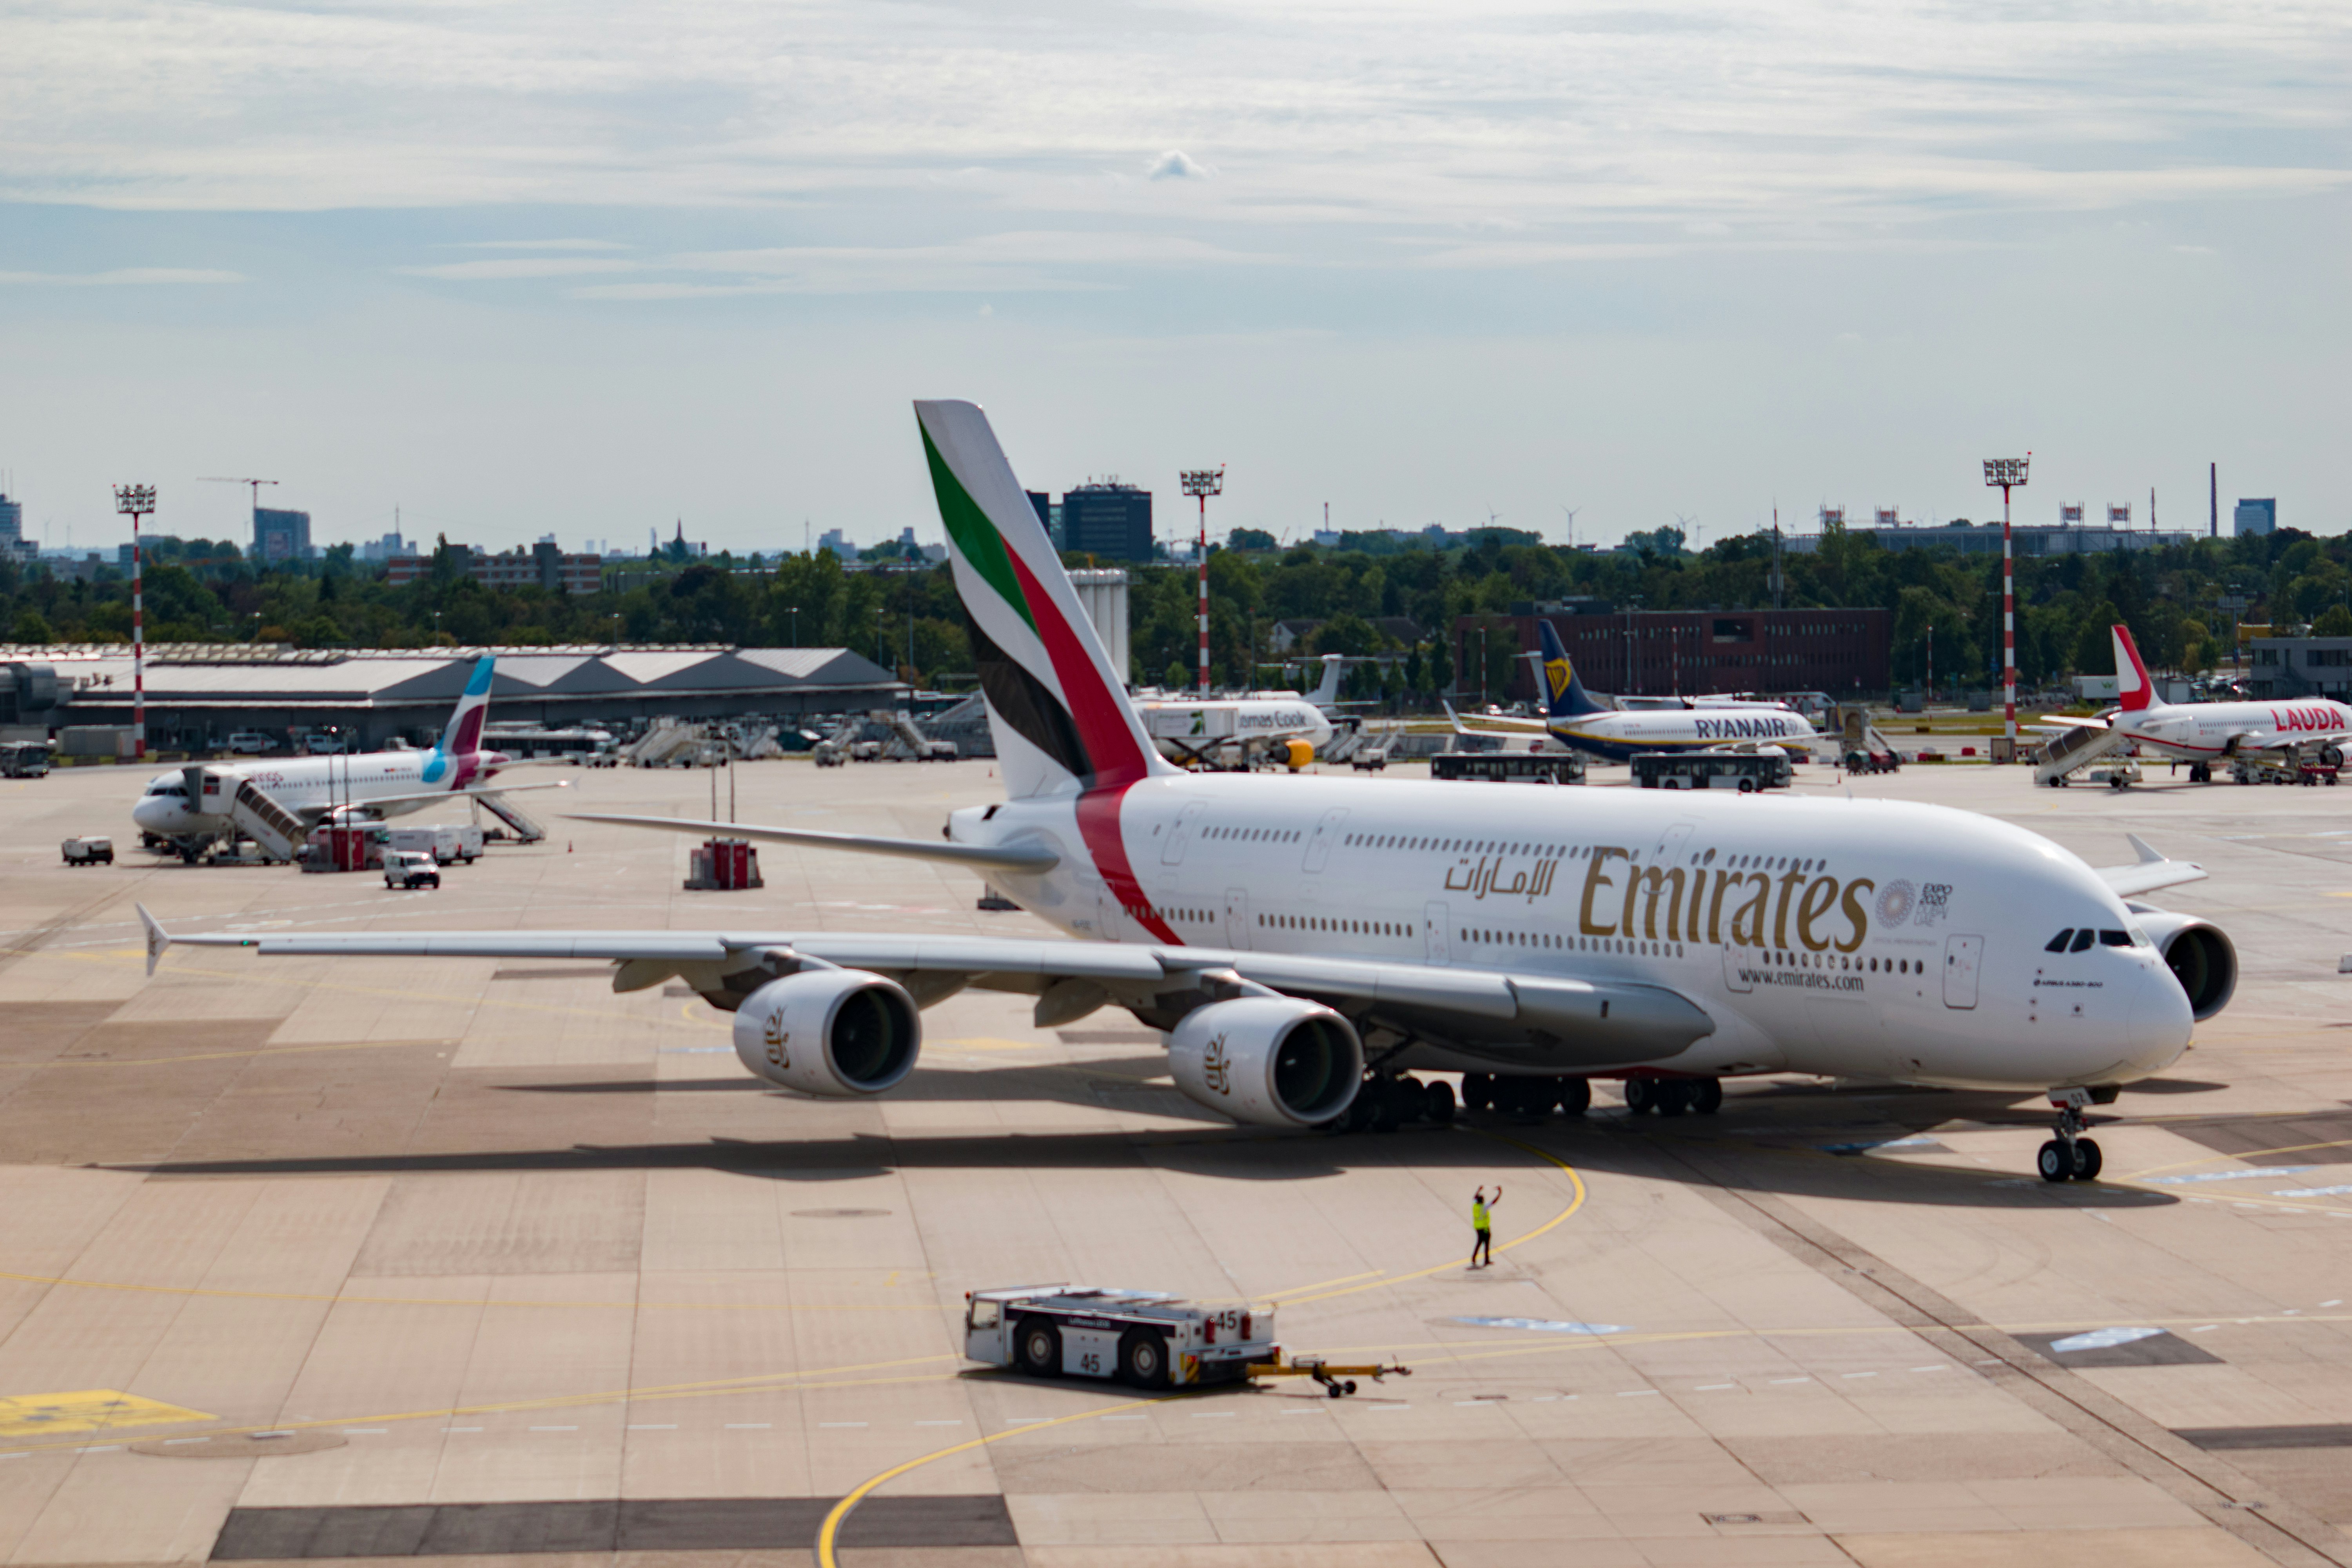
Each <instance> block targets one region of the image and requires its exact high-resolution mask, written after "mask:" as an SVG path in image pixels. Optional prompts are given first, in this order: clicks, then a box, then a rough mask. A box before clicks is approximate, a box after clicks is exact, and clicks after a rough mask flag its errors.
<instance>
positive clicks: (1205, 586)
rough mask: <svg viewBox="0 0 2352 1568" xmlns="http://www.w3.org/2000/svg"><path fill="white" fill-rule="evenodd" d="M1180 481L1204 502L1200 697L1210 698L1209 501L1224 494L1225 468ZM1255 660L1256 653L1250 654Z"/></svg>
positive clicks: (1192, 471)
mask: <svg viewBox="0 0 2352 1568" xmlns="http://www.w3.org/2000/svg"><path fill="white" fill-rule="evenodd" d="M1178 479H1180V481H1181V483H1182V485H1183V488H1184V493H1185V494H1186V495H1188V496H1198V497H1199V498H1200V500H1201V542H1200V547H1199V548H1200V554H1199V558H1198V561H1197V564H1198V565H1199V567H1200V569H1201V695H1202V697H1203V698H1205V697H1207V696H1208V695H1209V498H1210V497H1211V496H1221V495H1223V494H1224V493H1225V466H1224V465H1223V463H1219V464H1218V465H1217V466H1216V467H1215V468H1184V469H1181V470H1179V473H1178ZM1250 657H1251V658H1252V659H1253V660H1255V658H1256V657H1257V650H1256V649H1255V648H1253V649H1251V650H1250Z"/></svg>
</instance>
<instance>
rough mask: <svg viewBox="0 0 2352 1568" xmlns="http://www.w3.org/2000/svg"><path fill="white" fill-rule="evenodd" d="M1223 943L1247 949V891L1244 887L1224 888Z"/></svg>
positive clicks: (1248, 939)
mask: <svg viewBox="0 0 2352 1568" xmlns="http://www.w3.org/2000/svg"><path fill="white" fill-rule="evenodd" d="M1225 945H1226V946H1227V947H1236V948H1240V949H1242V950H1243V951H1244V952H1246V951H1248V948H1249V945H1250V919H1249V891H1248V889H1244V888H1227V889H1225Z"/></svg>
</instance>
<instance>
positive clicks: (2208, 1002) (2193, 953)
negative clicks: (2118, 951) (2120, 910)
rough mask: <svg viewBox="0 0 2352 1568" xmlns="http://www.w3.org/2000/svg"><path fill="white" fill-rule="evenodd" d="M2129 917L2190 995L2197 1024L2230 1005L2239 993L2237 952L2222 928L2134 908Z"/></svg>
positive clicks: (2190, 1009)
mask: <svg viewBox="0 0 2352 1568" xmlns="http://www.w3.org/2000/svg"><path fill="white" fill-rule="evenodd" d="M2132 914H2133V915H2134V917H2135V918H2137V920H2138V921H2139V925H2140V929H2141V930H2142V931H2146V932H2147V937H2148V940H2149V941H2150V942H2154V943H2156V951H2157V952H2159V953H2162V954H2163V955H2164V963H2165V967H2166V968H2168V969H2169V970H2171V971H2172V977H2173V978H2174V979H2176V980H2178V981H2179V982H2180V989H2181V990H2183V991H2185V992H2187V993H2188V994H2189V1012H2190V1013H2191V1014H2192V1015H2193V1016H2195V1017H2196V1019H2197V1021H2198V1022H2199V1023H2200V1024H2201V1023H2203V1022H2204V1021H2205V1020H2206V1019H2208V1018H2210V1017H2211V1016H2213V1015H2214V1014H2216V1013H2218V1012H2220V1011H2221V1009H2222V1008H2224V1007H2226V1006H2228V1005H2230V997H2231V994H2232V993H2233V992H2235V991H2236V990H2237V989H2238V950H2237V948H2236V947H2235V946H2233V945H2232V944H2231V941H2230V939H2229V938H2228V937H2226V936H2224V935H2222V934H2221V927H2219V926H2217V925H2214V924H2213V923H2211V922H2210V921H2200V920H2199V919H2198V918H2197V917H2196V916H2194V915H2182V914H2174V913H2173V912H2171V911H2170V910H2148V909H2139V908H2134V909H2133V910H2132Z"/></svg>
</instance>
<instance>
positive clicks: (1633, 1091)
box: [1625, 1078, 1658, 1116]
mask: <svg viewBox="0 0 2352 1568" xmlns="http://www.w3.org/2000/svg"><path fill="white" fill-rule="evenodd" d="M1657 1108H1658V1080H1657V1079H1650V1078H1629V1079H1626V1080H1625V1109H1626V1110H1628V1111H1630V1112H1631V1113H1633V1115H1635V1116H1639V1115H1641V1114H1642V1113H1643V1111H1645V1110H1657Z"/></svg>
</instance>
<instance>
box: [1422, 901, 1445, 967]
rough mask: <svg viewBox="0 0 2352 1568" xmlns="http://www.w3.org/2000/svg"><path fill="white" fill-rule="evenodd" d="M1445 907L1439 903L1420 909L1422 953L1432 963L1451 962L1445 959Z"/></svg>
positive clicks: (1425, 905)
mask: <svg viewBox="0 0 2352 1568" xmlns="http://www.w3.org/2000/svg"><path fill="white" fill-rule="evenodd" d="M1445 935H1446V931H1445V906H1444V904H1440V903H1429V904H1423V906H1422V907H1421V942H1422V953H1423V956H1424V957H1426V958H1427V959H1428V960H1429V962H1430V963H1449V962H1451V961H1450V960H1449V959H1448V958H1447V957H1446V951H1447V950H1446V943H1445Z"/></svg>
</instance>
